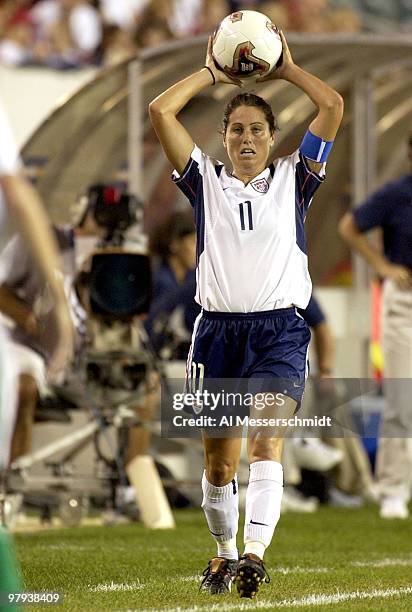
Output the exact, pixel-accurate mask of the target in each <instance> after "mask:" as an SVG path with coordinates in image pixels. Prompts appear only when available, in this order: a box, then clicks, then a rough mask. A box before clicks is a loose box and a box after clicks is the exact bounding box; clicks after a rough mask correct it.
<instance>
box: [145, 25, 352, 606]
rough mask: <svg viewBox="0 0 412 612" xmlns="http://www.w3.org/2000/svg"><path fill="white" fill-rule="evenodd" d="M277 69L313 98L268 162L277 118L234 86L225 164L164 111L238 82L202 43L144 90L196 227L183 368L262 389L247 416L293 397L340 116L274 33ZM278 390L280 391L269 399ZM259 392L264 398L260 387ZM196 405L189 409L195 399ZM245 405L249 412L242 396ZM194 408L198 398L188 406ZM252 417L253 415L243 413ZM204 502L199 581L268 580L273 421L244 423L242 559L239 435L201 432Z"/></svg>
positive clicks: (214, 584)
mask: <svg viewBox="0 0 412 612" xmlns="http://www.w3.org/2000/svg"><path fill="white" fill-rule="evenodd" d="M281 37H282V43H283V56H282V61H281V64H280V66H278V67H277V68H276V69H275V70H274V71H272V72H271V73H270V74H269V75H268V76H266V77H263V78H260V79H258V80H259V81H263V80H269V79H285V80H287V81H289V82H290V83H292V84H294V85H296V86H297V87H299V88H300V89H301V90H302V91H304V92H305V93H306V94H307V95H308V96H309V98H310V99H311V100H312V102H313V103H314V105H315V107H316V108H317V115H316V117H315V119H314V120H313V121H312V123H311V124H310V126H309V131H308V132H307V133H306V135H305V137H304V139H303V141H302V143H301V145H300V147H299V149H298V150H297V151H295V152H294V153H292V154H291V155H289V156H287V157H284V158H280V159H278V160H277V163H276V164H270V165H267V160H268V157H269V154H270V150H271V147H272V146H273V144H274V142H275V135H276V120H275V118H274V115H273V112H272V109H271V107H270V106H269V105H268V104H267V103H266V102H265V101H264V100H263V99H262V98H260V97H259V96H257V95H255V94H252V93H241V94H239V95H237V96H235V97H234V98H233V99H232V100H231V101H230V102H229V104H228V105H227V107H226V110H225V112H224V118H223V130H222V132H223V145H224V147H225V149H226V152H227V154H228V157H229V159H230V162H231V166H232V167H231V168H226V167H225V166H224V165H223V164H222V163H220V162H218V161H216V160H214V159H212V158H210V157H209V156H208V155H206V154H205V153H204V152H203V151H201V150H200V148H199V147H198V146H196V145H195V143H194V142H193V139H192V137H191V135H190V134H189V133H188V131H187V130H186V128H185V127H184V126H183V125H182V123H181V122H180V121H179V119H178V118H177V115H178V113H179V112H180V111H181V110H182V109H183V107H184V106H185V105H186V104H187V103H188V102H189V101H190V100H192V99H193V98H194V97H195V96H196V94H198V93H200V92H201V91H202V90H204V89H205V88H206V87H210V86H212V85H215V83H219V84H221V83H231V84H232V85H233V84H236V85H240V84H241V83H240V81H239V80H236V79H234V78H231V77H229V76H228V75H227V74H225V73H224V72H223V71H221V70H219V69H218V68H217V66H216V65H215V63H214V61H213V57H212V53H211V44H212V43H211V39H209V47H208V52H207V56H206V65H205V66H204V67H203V68H201V69H200V70H197V71H195V72H194V73H193V74H191V75H190V76H188V77H186V78H185V79H183V80H182V81H179V82H178V83H176V84H175V85H173V86H172V87H170V88H169V89H167V90H166V91H165V92H163V93H162V94H160V95H159V96H158V97H157V98H156V99H154V100H153V101H152V102H151V104H150V107H149V111H150V117H151V121H152V124H153V126H154V128H155V130H156V133H157V136H158V138H159V140H160V142H161V144H162V146H163V149H164V151H165V153H166V155H167V157H168V159H169V160H170V162H171V163H172V164H173V165H174V167H175V172H174V180H175V181H176V183H177V185H178V186H179V187H180V188H181V189H182V191H183V192H184V193H185V194H186V195H187V197H188V199H189V201H190V203H191V204H192V206H193V207H194V212H195V217H196V226H197V292H196V301H197V302H198V303H199V304H200V305H201V306H202V312H201V314H200V315H199V317H198V319H197V320H196V323H195V328H194V332H193V338H192V346H191V349H190V352H189V357H188V367H187V375H188V379H189V383H191V384H192V385H193V384H195V383H196V382H197V383H199V382H201V379H202V378H204V381H206V380H207V379H232V380H242V381H243V382H245V379H246V381H247V384H248V385H249V387H248V388H249V390H252V392H253V393H255V399H256V398H257V397H258V396H257V395H256V391H257V390H259V391H263V393H259V396H260V398H261V399H262V397H263V406H262V405H261V406H260V409H259V416H262V417H274V416H276V417H280V416H282V417H287V418H289V417H291V416H292V415H293V414H294V412H295V410H296V408H297V406H298V404H299V402H300V399H301V397H302V393H303V388H304V383H305V377H306V369H307V347H308V343H309V339H310V332H309V329H308V327H307V325H306V323H305V322H304V320H303V319H302V318H301V317H300V316H299V315H298V314H297V312H296V307H299V308H305V307H306V305H307V303H308V302H309V298H310V295H311V281H310V277H309V273H308V269H307V255H306V242H305V236H304V220H305V216H306V213H307V210H308V207H309V205H310V203H311V201H312V197H313V194H314V192H315V190H316V189H317V187H318V186H319V184H320V183H321V182H322V180H323V175H324V162H325V161H326V157H327V154H328V152H329V150H330V148H331V146H332V141H333V139H334V137H335V135H336V132H337V130H338V127H339V124H340V122H341V119H342V114H343V101H342V98H341V96H340V95H339V94H338V93H337V92H336V91H334V90H333V89H331V88H330V87H329V86H328V85H326V84H325V83H323V82H322V81H321V80H319V79H318V78H317V77H315V76H313V75H311V74H310V73H308V72H306V71H304V70H303V69H301V68H300V67H298V66H297V65H296V64H295V63H294V62H293V59H292V56H291V54H290V51H289V49H288V46H287V43H286V40H285V38H284V36H283V34H281ZM271 392H275V393H276V396H275V397H276V398H278V394H279V393H278V392H280V396H281V401H279V402H277V401H276V402H275V404H274V402H273V397H274V396H273V393H271ZM269 396H270V397H269ZM196 408H199V407H198V406H196ZM254 409H255V410H257V405H256V403H255V406H254ZM200 410H202V406H200ZM255 414H257V413H256V412H255ZM202 434H203V443H204V449H205V462H206V466H205V472H204V475H203V480H202V489H203V503H202V507H203V509H204V512H205V515H206V519H207V523H208V526H209V530H210V532H211V534H212V536H213V538H214V539H215V541H216V542H217V547H218V552H217V556H216V557H215V558H213V559H211V561H210V562H209V565H208V567H207V568H206V570H205V572H204V579H203V581H202V585H201V586H202V589H203V590H205V591H206V592H208V593H210V594H220V593H225V592H228V591H229V590H230V588H231V583H232V581H234V582H235V583H236V586H237V589H238V592H239V594H240V596H241V597H250V598H251V597H254V596H255V595H256V593H257V591H258V589H259V586H260V583H261V582H263V581H264V580H268V577H267V574H266V570H265V567H264V564H263V555H264V551H265V549H266V548H267V547H268V546H269V544H270V542H271V539H272V536H273V533H274V529H275V526H276V524H277V522H278V519H279V515H280V503H281V497H282V488H283V470H282V465H281V455H282V445H283V437H284V435H285V428H284V427H275V429H274V430H273V429H268V428H267V429H266V430H264V429H263V430H262V428H260V427H253V428H249V432H248V455H249V461H250V477H249V485H248V489H247V493H246V517H245V531H244V542H245V549H244V553H243V555H242V556H241V557H240V559H238V551H237V546H236V534H237V529H238V516H239V513H238V494H237V480H236V470H237V465H238V462H239V456H240V448H241V439H240V435H241V433H239V432H238V433H237V434H236V433H235V435H233V432H232V433H231V432H230V431H229V430H228V431H227V433H226V434H225V433H224V434H223V437H219V435H220V436H222V431H221V430H220V433H218V432H216V433H215V432H214V431H213V428H208V429H203V431H202Z"/></svg>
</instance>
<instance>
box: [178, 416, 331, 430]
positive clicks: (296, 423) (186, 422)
mask: <svg viewBox="0 0 412 612" xmlns="http://www.w3.org/2000/svg"><path fill="white" fill-rule="evenodd" d="M173 425H174V427H244V426H245V425H246V426H249V427H331V426H332V417H330V416H322V417H317V416H314V417H307V418H302V417H298V416H293V417H289V418H252V417H249V416H241V415H229V416H226V415H225V416H221V417H219V418H216V417H211V416H206V415H200V416H197V417H186V416H183V415H182V414H177V415H175V416H174V417H173Z"/></svg>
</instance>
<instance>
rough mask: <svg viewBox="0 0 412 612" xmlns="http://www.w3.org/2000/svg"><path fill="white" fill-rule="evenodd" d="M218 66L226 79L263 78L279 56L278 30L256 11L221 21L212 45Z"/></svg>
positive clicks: (280, 52)
mask: <svg viewBox="0 0 412 612" xmlns="http://www.w3.org/2000/svg"><path fill="white" fill-rule="evenodd" d="M212 54H213V58H214V60H215V62H216V63H217V64H218V66H219V67H220V68H221V69H222V70H223V71H224V72H225V73H226V74H228V75H229V76H231V77H237V78H239V77H240V78H241V79H243V78H245V77H250V76H254V77H256V76H265V75H266V74H268V73H269V72H270V71H271V70H273V69H274V67H275V66H276V63H277V62H278V60H279V58H280V56H281V54H282V40H281V38H280V35H279V31H278V29H277V27H276V26H275V24H274V23H272V22H271V20H270V19H269V17H267V16H266V15H264V14H263V13H259V12H257V11H237V12H236V13H232V14H231V15H228V16H227V17H225V19H223V21H222V22H221V23H220V25H219V27H218V28H217V30H216V33H215V35H214V37H213V42H212Z"/></svg>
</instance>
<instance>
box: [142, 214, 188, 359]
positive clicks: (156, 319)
mask: <svg viewBox="0 0 412 612" xmlns="http://www.w3.org/2000/svg"><path fill="white" fill-rule="evenodd" d="M151 251H152V252H153V254H154V255H157V256H158V258H159V263H158V265H157V267H156V268H155V270H154V278H153V300H152V304H151V307H150V312H149V316H148V319H147V320H146V323H145V325H146V330H147V332H148V334H149V337H150V339H151V342H152V345H153V348H154V349H155V351H156V352H157V353H159V354H161V355H162V356H164V357H169V358H170V357H172V358H174V359H176V358H182V359H183V358H185V356H186V353H187V350H186V349H187V347H188V345H189V344H190V337H191V334H192V329H193V325H194V322H195V319H196V317H197V315H198V314H199V312H200V307H199V306H198V304H196V302H195V301H194V295H195V292H196V274H195V265H196V234H195V226H194V221H193V219H192V216H191V215H189V214H187V213H174V214H173V215H172V216H171V217H170V219H169V220H168V221H167V222H166V223H165V224H163V225H162V226H160V227H159V228H158V229H157V231H156V232H155V234H154V235H153V237H152V240H151Z"/></svg>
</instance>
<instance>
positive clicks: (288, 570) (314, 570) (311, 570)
mask: <svg viewBox="0 0 412 612" xmlns="http://www.w3.org/2000/svg"><path fill="white" fill-rule="evenodd" d="M331 571H333V570H332V569H331V568H330V567H301V566H300V565H296V566H295V567H270V568H269V569H268V572H269V573H272V574H283V575H284V576H285V575H286V574H327V573H328V572H331Z"/></svg>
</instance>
